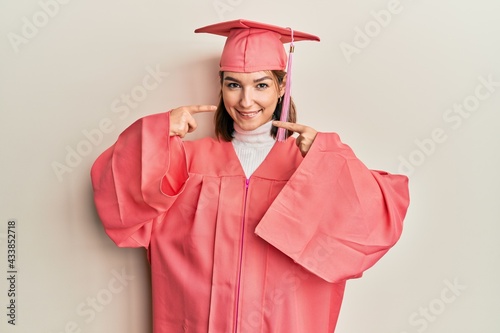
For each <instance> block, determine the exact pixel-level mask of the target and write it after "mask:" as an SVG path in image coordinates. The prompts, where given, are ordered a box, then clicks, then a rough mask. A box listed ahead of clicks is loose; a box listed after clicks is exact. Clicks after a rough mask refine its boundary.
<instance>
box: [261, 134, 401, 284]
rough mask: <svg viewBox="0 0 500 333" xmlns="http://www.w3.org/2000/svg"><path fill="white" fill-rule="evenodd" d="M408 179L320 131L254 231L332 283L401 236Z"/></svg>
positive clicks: (353, 274) (364, 264) (356, 273)
mask: <svg viewBox="0 0 500 333" xmlns="http://www.w3.org/2000/svg"><path fill="white" fill-rule="evenodd" d="M408 205H409V193H408V178H407V177H406V176H402V175H393V174H389V173H387V172H382V171H372V170H369V169H368V168H367V167H366V166H365V165H364V164H363V163H362V162H361V161H360V160H359V159H358V158H357V157H356V156H355V155H354V153H353V152H352V150H351V149H350V148H349V147H348V146H347V145H345V144H343V143H342V142H341V141H340V139H339V137H338V135H337V134H335V133H318V135H317V137H316V139H315V141H314V144H313V145H312V147H311V149H310V150H309V152H308V153H307V155H306V157H305V158H304V160H303V161H302V163H301V164H300V166H299V167H298V169H297V170H296V172H295V173H294V174H293V175H292V177H291V178H290V180H289V181H288V183H287V184H286V185H285V187H284V188H283V190H282V191H281V192H280V194H279V195H278V197H277V198H276V200H275V201H274V202H273V204H272V205H271V206H270V208H269V209H268V211H267V212H266V214H265V215H264V217H263V218H262V220H261V221H260V223H259V224H258V226H257V228H256V230H255V232H256V234H257V235H259V236H260V237H261V238H263V239H264V240H266V241H267V242H268V243H270V244H272V245H273V246H274V247H276V248H277V249H278V250H280V251H281V252H283V253H284V254H286V255H288V256H289V257H290V258H292V259H293V260H294V261H295V262H297V263H298V264H300V265H301V266H303V267H304V268H305V269H307V270H309V271H311V272H312V273H314V274H315V275H317V276H319V277H321V278H322V279H324V280H326V281H329V282H340V281H343V280H346V279H349V278H356V277H360V276H361V275H362V273H363V271H365V270H366V269H368V268H369V267H371V266H372V265H374V264H375V263H376V262H377V261H378V260H379V259H380V258H381V257H382V256H383V255H384V254H385V253H386V252H387V251H388V250H389V249H390V248H391V247H392V246H393V245H394V244H395V243H396V241H397V240H398V239H399V237H400V235H401V232H402V227H403V219H404V217H405V214H406V211H407V208H408Z"/></svg>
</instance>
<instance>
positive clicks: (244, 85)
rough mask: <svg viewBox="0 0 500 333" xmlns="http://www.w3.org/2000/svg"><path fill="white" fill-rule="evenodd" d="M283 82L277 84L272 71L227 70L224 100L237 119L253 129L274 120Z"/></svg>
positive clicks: (249, 129) (243, 126)
mask: <svg viewBox="0 0 500 333" xmlns="http://www.w3.org/2000/svg"><path fill="white" fill-rule="evenodd" d="M283 91H284V84H282V85H281V86H280V87H278V86H277V84H276V82H275V79H274V77H273V75H272V74H271V73H267V72H263V71H262V72H252V73H236V72H224V77H223V79H222V99H223V100H224V106H225V107H226V110H227V112H228V113H229V115H230V116H231V118H233V120H234V122H235V123H236V124H238V125H239V127H241V129H243V130H245V131H251V130H254V129H256V128H257V127H259V126H261V125H263V124H265V123H267V122H268V121H270V120H271V119H272V116H273V112H274V110H275V109H276V104H277V103H278V98H279V97H280V96H281V95H282V93H283Z"/></svg>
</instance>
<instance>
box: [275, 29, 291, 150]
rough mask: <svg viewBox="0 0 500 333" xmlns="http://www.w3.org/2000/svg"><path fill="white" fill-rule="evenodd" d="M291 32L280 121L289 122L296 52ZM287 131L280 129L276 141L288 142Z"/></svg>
mask: <svg viewBox="0 0 500 333" xmlns="http://www.w3.org/2000/svg"><path fill="white" fill-rule="evenodd" d="M290 30H291V34H292V41H291V44H290V52H289V54H288V65H287V71H286V73H287V74H286V84H285V96H284V97H283V105H282V108H281V117H280V121H288V112H289V110H290V100H291V97H290V93H291V88H292V60H293V52H294V51H295V45H294V44H293V42H294V39H293V29H290ZM286 131H287V130H286V129H284V128H281V127H280V128H278V134H277V136H276V139H277V140H278V141H279V142H284V141H285V140H286Z"/></svg>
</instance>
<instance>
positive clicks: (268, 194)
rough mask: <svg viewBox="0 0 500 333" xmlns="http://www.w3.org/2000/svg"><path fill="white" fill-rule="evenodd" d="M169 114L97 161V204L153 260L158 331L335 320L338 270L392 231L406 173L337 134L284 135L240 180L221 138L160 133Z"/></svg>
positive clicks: (389, 238) (318, 330) (126, 240)
mask: <svg viewBox="0 0 500 333" xmlns="http://www.w3.org/2000/svg"><path fill="white" fill-rule="evenodd" d="M168 128H169V113H168V112H167V113H161V114H156V115H151V116H147V117H145V118H142V119H140V120H138V121H136V122H135V123H134V124H132V125H131V126H130V127H129V128H128V129H126V130H125V131H124V132H123V133H122V134H121V135H120V137H119V138H118V140H117V142H116V143H115V144H114V145H113V146H112V147H110V148H109V149H107V150H106V151H105V152H104V153H103V154H102V155H101V156H100V157H99V158H98V159H97V160H96V162H95V163H94V165H93V168H92V172H91V175H92V182H93V187H94V197H95V204H96V207H97V210H98V213H99V216H100V218H101V220H102V222H103V224H104V227H105V230H106V232H107V234H108V235H109V236H110V237H111V239H112V240H113V241H114V242H115V243H116V244H117V245H118V246H121V247H144V248H146V249H147V250H148V256H149V260H150V263H151V273H152V288H153V321H154V324H153V326H154V332H155V333H177V332H193V333H206V332H210V333H226V332H227V333H229V332H238V333H257V332H261V333H271V332H272V333H277V332H286V333H311V332H314V333H332V332H333V331H334V328H335V325H336V322H337V318H338V314H339V311H340V306H341V303H342V298H343V293H344V288H345V282H346V280H347V279H350V278H356V277H360V276H361V275H362V273H363V271H365V270H366V269H368V268H369V267H371V266H372V265H373V264H375V263H376V262H377V261H378V260H379V259H380V258H381V257H382V256H383V255H384V254H385V253H386V252H387V251H388V250H389V249H390V248H391V247H392V246H393V245H394V244H395V243H396V241H397V240H398V239H399V237H400V234H401V231H402V222H403V218H404V216H405V214H406V210H407V207H408V204H409V197H408V179H407V178H406V177H405V176H400V175H391V174H388V173H386V172H381V171H371V170H369V169H367V168H366V167H365V166H364V165H363V163H361V162H360V161H359V160H358V159H357V158H356V156H355V155H354V153H353V152H352V150H351V149H350V148H349V147H348V146H347V145H345V144H343V143H342V142H341V141H340V139H339V137H338V135H337V134H334V133H318V135H317V137H316V140H315V142H314V144H313V145H312V147H311V149H310V151H309V152H308V154H307V155H306V157H305V158H303V157H302V156H301V154H300V152H299V150H298V148H297V147H296V145H295V140H294V139H293V138H289V139H288V140H287V141H286V142H283V143H276V144H275V145H274V147H273V148H272V150H271V152H270V153H269V155H268V156H267V157H266V159H265V160H264V162H263V163H262V164H261V165H260V166H259V168H258V169H257V170H256V171H255V172H254V174H253V175H252V176H251V177H250V178H249V179H246V177H245V175H244V172H243V170H242V168H241V165H240V163H239V160H238V157H237V156H236V154H235V152H234V148H233V146H232V144H231V143H230V142H222V141H221V142H219V141H217V140H214V139H212V138H205V139H201V140H197V141H192V142H189V141H186V142H183V141H182V140H181V139H179V138H178V137H169V136H168Z"/></svg>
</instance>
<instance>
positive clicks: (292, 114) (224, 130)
mask: <svg viewBox="0 0 500 333" xmlns="http://www.w3.org/2000/svg"><path fill="white" fill-rule="evenodd" d="M265 72H266V73H267V74H272V77H273V78H274V82H275V83H276V87H278V88H279V86H280V85H281V84H282V82H283V80H284V79H285V76H286V72H285V71H281V70H272V71H265ZM219 77H220V84H221V92H220V98H219V105H218V106H217V111H215V135H216V136H217V138H219V139H222V140H224V141H231V140H232V139H233V132H234V122H233V118H231V116H230V115H229V113H228V112H227V110H226V107H225V106H224V100H223V98H222V84H223V80H224V72H223V71H221V72H219ZM282 105H283V99H282V98H281V99H280V101H278V104H277V105H276V109H275V110H274V113H273V119H275V120H279V119H280V117H281V109H282ZM287 121H289V122H291V123H295V122H296V121H297V111H296V109H295V103H294V102H293V99H292V98H290V110H289V112H288V119H287ZM277 133H278V128H277V127H275V126H273V127H272V129H271V135H272V137H273V138H276V134H277ZM292 134H293V132H292V131H288V130H287V131H286V137H287V138H288V137H289V136H291V135H292Z"/></svg>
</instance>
